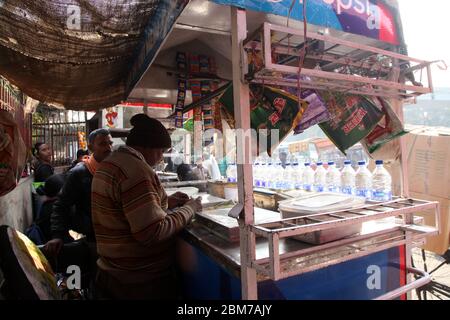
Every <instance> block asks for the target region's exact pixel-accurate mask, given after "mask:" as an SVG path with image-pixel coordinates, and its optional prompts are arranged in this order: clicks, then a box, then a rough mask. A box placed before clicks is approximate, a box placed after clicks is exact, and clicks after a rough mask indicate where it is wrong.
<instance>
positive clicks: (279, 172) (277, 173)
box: [273, 162, 284, 190]
mask: <svg viewBox="0 0 450 320" xmlns="http://www.w3.org/2000/svg"><path fill="white" fill-rule="evenodd" d="M273 172H274V174H273V180H274V181H275V188H274V189H276V190H282V189H283V185H284V179H283V178H284V169H283V167H282V166H281V162H278V163H277V164H276V166H275V168H274V170H273Z"/></svg>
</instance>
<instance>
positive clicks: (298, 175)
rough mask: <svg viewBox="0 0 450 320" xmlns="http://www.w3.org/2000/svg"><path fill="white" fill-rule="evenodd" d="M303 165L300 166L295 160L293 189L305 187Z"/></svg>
mask: <svg viewBox="0 0 450 320" xmlns="http://www.w3.org/2000/svg"><path fill="white" fill-rule="evenodd" d="M303 168H304V167H303V166H299V165H298V163H297V162H295V163H294V164H293V166H292V175H291V181H292V188H293V189H297V190H300V189H303V183H302V181H303Z"/></svg>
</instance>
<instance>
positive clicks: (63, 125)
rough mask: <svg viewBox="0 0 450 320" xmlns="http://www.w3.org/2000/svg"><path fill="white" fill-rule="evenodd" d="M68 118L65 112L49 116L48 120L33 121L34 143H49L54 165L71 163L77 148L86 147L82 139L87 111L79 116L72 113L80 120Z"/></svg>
mask: <svg viewBox="0 0 450 320" xmlns="http://www.w3.org/2000/svg"><path fill="white" fill-rule="evenodd" d="M80 114H81V115H82V116H81V115H80ZM67 118H68V115H67V113H66V112H65V113H63V114H62V115H61V113H60V114H58V116H54V117H51V118H48V119H47V120H49V121H48V122H45V123H33V135H32V140H33V145H34V144H35V143H36V142H44V143H47V144H49V145H50V146H51V148H52V150H53V165H54V166H65V165H69V164H70V163H71V162H72V161H73V160H74V159H75V158H76V153H77V150H78V149H84V148H86V146H85V145H84V143H83V141H80V140H83V139H84V137H85V135H86V122H85V119H86V117H85V113H84V112H80V113H79V114H78V117H74V116H73V115H72V118H78V119H77V120H78V121H74V122H70V121H67V120H68V119H67ZM80 120H82V121H80ZM80 138H81V139H80Z"/></svg>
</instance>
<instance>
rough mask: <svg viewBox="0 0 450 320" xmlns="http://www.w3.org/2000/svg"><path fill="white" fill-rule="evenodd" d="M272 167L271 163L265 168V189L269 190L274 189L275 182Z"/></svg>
mask: <svg viewBox="0 0 450 320" xmlns="http://www.w3.org/2000/svg"><path fill="white" fill-rule="evenodd" d="M273 169H274V166H273V165H272V163H269V164H267V168H266V176H267V180H266V188H269V189H275V184H276V181H274V175H273V173H274V172H273V171H274V170H273Z"/></svg>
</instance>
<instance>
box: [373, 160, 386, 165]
mask: <svg viewBox="0 0 450 320" xmlns="http://www.w3.org/2000/svg"><path fill="white" fill-rule="evenodd" d="M383 163H384V162H383V160H377V161H375V164H376V165H377V166H378V165H380V164H383Z"/></svg>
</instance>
